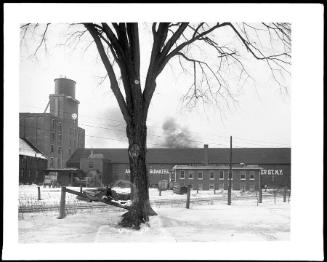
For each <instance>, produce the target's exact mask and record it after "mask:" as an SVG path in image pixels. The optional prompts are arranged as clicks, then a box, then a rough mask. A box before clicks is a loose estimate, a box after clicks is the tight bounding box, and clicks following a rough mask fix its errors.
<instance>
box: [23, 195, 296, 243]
mask: <svg viewBox="0 0 327 262" xmlns="http://www.w3.org/2000/svg"><path fill="white" fill-rule="evenodd" d="M153 206H154V209H155V210H156V211H157V213H158V216H154V217H151V218H150V221H149V223H147V224H144V225H143V226H142V228H141V229H140V230H139V231H136V230H133V229H125V228H120V227H118V226H117V224H118V222H119V221H120V219H121V215H122V213H123V212H124V210H122V209H119V208H115V207H112V206H106V207H104V208H102V209H88V210H79V211H77V212H76V213H75V214H68V215H67V216H66V217H65V218H64V219H57V216H58V213H57V212H41V213H40V212H39V213H24V214H20V216H19V223H18V226H19V241H20V242H21V243H40V242H46V243H58V242H64V243H65V242H158V241H159V242H189V241H243V240H244V241H249V240H259V241H260V240H263V241H266V240H268V241H271V240H288V239H289V234H290V203H289V202H285V203H284V202H282V201H281V200H279V201H277V202H276V203H275V202H274V200H273V199H269V200H266V201H264V203H262V204H259V205H257V203H256V202H255V201H253V199H250V200H249V199H248V200H246V199H243V200H242V199H239V200H234V201H233V202H232V205H231V206H228V205H227V204H226V202H225V201H214V202H211V203H210V202H208V203H206V204H202V205H199V204H191V208H190V209H186V208H185V207H184V206H178V207H174V206H169V205H156V204H154V205H153Z"/></svg>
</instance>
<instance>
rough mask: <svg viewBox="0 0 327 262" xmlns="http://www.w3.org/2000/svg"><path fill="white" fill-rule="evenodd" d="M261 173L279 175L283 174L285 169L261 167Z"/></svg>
mask: <svg viewBox="0 0 327 262" xmlns="http://www.w3.org/2000/svg"><path fill="white" fill-rule="evenodd" d="M261 175H268V176H271V175H277V176H282V175H283V169H261Z"/></svg>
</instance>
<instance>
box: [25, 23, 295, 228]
mask: <svg viewBox="0 0 327 262" xmlns="http://www.w3.org/2000/svg"><path fill="white" fill-rule="evenodd" d="M48 26H49V25H48V24H47V25H46V27H45V29H44V30H43V34H41V37H42V40H41V42H39V45H38V46H37V50H38V49H39V48H40V46H41V45H42V44H44V43H45V37H46V33H47V30H48ZM79 26H82V27H83V30H76V31H75V32H74V33H73V34H71V35H70V38H75V39H80V38H81V37H82V36H84V35H85V34H89V35H90V36H91V38H92V40H93V42H94V43H95V46H96V50H97V52H98V54H99V55H100V57H101V60H102V62H103V65H104V67H105V70H106V73H107V76H108V78H109V81H110V88H111V90H112V92H113V94H114V95H115V98H116V100H117V102H118V105H119V108H120V110H121V112H122V114H123V117H124V120H125V122H126V135H127V138H128V142H129V148H128V152H129V163H130V170H131V173H130V179H131V183H132V184H134V185H135V192H133V194H132V195H133V199H132V200H133V201H132V206H131V208H130V209H129V210H128V212H127V213H125V214H124V215H123V219H122V221H121V222H120V224H121V225H122V226H126V227H134V228H139V226H140V224H141V223H143V222H145V221H147V220H148V217H149V216H151V215H155V214H156V213H155V212H154V211H153V209H152V208H151V206H150V202H149V191H148V174H147V168H146V152H147V143H146V141H147V125H146V122H147V116H148V110H149V106H150V103H151V99H152V97H153V94H154V92H155V90H156V86H157V83H156V80H157V78H158V76H159V75H160V73H161V72H162V71H163V69H164V68H165V67H166V65H167V64H169V63H170V62H171V61H173V60H175V61H176V62H178V63H179V64H180V65H181V67H182V68H183V69H184V67H185V64H187V63H190V64H191V65H192V71H193V84H192V86H191V87H190V89H189V90H188V92H187V94H185V97H184V98H185V100H186V101H187V102H190V101H196V100H199V99H202V100H212V101H218V100H217V98H218V97H221V98H224V99H226V100H227V101H228V100H229V99H231V100H233V99H234V97H233V93H232V92H231V88H230V86H229V83H228V80H226V77H224V75H223V74H222V73H223V69H222V67H223V66H224V65H227V66H232V65H233V66H236V67H237V69H238V73H239V77H240V78H242V77H244V76H245V78H248V77H251V76H250V74H249V73H248V71H247V68H246V65H245V63H244V62H243V61H242V55H241V49H243V50H245V51H247V52H248V53H249V54H250V55H251V56H252V57H253V58H254V59H256V60H258V61H262V62H263V63H265V64H266V65H267V66H268V68H269V69H270V72H271V73H272V75H273V78H274V79H275V80H276V82H277V83H278V84H279V85H281V86H282V85H283V84H282V82H281V81H280V76H282V77H283V76H284V75H285V74H289V73H290V72H289V69H288V68H289V65H290V64H291V26H290V24H289V23H261V24H256V25H252V24H247V23H230V22H223V23H216V24H211V25H210V24H207V23H198V24H191V23H153V24H152V37H153V44H152V49H151V56H150V61H149V66H148V69H147V74H146V78H145V82H144V83H141V79H140V64H141V54H140V37H139V25H138V24H137V23H111V24H108V23H99V24H96V23H81V24H79ZM35 27H36V25H30V24H26V25H22V27H21V30H22V35H23V38H24V36H25V34H26V31H27V30H29V29H32V30H33V28H34V29H35ZM222 28H224V29H225V30H229V33H230V34H233V36H234V38H235V41H238V42H239V46H238V48H231V46H229V45H228V44H222V43H220V41H219V38H218V37H215V35H214V33H216V32H219V31H220V30H221V29H222ZM197 44H201V47H204V46H207V48H211V49H212V50H213V51H214V52H215V57H214V58H213V59H214V60H215V61H216V64H215V65H214V66H213V65H211V64H209V61H207V60H206V59H204V58H203V57H201V56H200V58H195V56H193V55H192V51H191V49H192V48H195V47H197ZM200 49H202V51H203V50H204V51H205V50H206V49H205V48H200ZM37 50H36V51H37ZM276 50H278V51H276ZM174 58H176V59H177V60H176V59H174ZM115 67H116V70H115ZM119 79H121V81H122V85H120V84H119ZM218 106H219V104H218Z"/></svg>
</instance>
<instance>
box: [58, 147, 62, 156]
mask: <svg viewBox="0 0 327 262" xmlns="http://www.w3.org/2000/svg"><path fill="white" fill-rule="evenodd" d="M58 155H61V147H58Z"/></svg>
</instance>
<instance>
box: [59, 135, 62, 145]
mask: <svg viewBox="0 0 327 262" xmlns="http://www.w3.org/2000/svg"><path fill="white" fill-rule="evenodd" d="M61 140H62V136H61V134H58V144H61V142H62V141H61Z"/></svg>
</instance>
